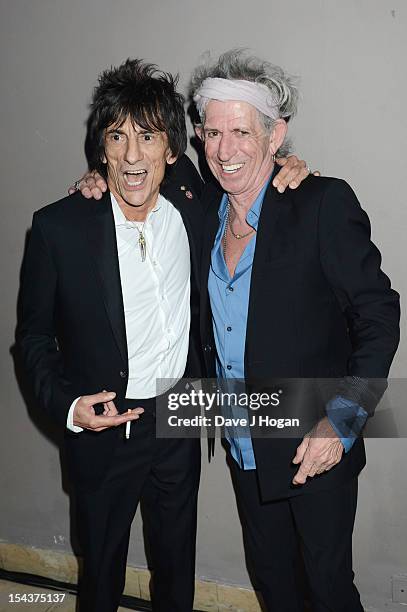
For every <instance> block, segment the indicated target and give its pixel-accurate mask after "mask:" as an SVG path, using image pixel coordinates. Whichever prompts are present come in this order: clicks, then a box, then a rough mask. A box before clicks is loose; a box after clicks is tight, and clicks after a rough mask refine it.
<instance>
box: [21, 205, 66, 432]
mask: <svg viewBox="0 0 407 612" xmlns="http://www.w3.org/2000/svg"><path fill="white" fill-rule="evenodd" d="M56 287H57V271H56V268H55V264H54V262H53V260H52V256H51V252H50V249H49V247H48V245H47V242H46V240H45V238H44V234H43V230H42V228H41V223H40V220H39V218H38V215H37V213H35V214H34V217H33V224H32V230H31V234H30V237H29V240H28V245H27V250H26V254H25V257H24V262H23V268H22V277H21V286H20V295H19V305H18V323H17V331H16V340H17V347H18V349H19V353H20V355H21V358H22V362H23V365H24V369H25V371H26V373H27V375H28V377H29V379H30V382H31V383H32V386H33V389H34V393H35V397H36V399H37V400H38V402H39V404H40V406H41V408H42V409H43V410H44V411H45V412H46V413H47V415H48V416H49V417H50V418H51V419H53V420H54V421H56V422H57V423H59V424H60V425H62V426H66V420H67V415H68V411H69V407H70V405H71V404H72V402H73V401H74V399H75V398H76V397H77V396H78V393H77V392H76V393H75V391H74V390H73V389H72V387H71V385H70V383H69V382H68V381H67V380H65V378H64V376H63V361H62V356H61V353H60V351H59V350H58V344H57V340H56V330H55V321H54V310H55V301H56Z"/></svg>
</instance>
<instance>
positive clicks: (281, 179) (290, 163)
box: [273, 155, 299, 188]
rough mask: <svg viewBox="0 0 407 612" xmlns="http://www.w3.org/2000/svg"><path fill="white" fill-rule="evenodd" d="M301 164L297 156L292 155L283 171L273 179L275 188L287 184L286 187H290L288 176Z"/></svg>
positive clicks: (286, 161)
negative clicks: (287, 180)
mask: <svg viewBox="0 0 407 612" xmlns="http://www.w3.org/2000/svg"><path fill="white" fill-rule="evenodd" d="M298 162H299V159H298V157H297V156H296V155H290V157H287V158H286V160H285V162H284V165H283V167H282V168H281V170H279V172H278V173H277V174H276V176H275V177H274V179H273V185H274V187H277V188H278V187H279V186H281V185H284V184H285V187H286V186H287V185H288V183H286V182H285V181H286V176H287V174H289V172H290V170H291V169H292V167H293V166H295V165H296V164H297V163H298Z"/></svg>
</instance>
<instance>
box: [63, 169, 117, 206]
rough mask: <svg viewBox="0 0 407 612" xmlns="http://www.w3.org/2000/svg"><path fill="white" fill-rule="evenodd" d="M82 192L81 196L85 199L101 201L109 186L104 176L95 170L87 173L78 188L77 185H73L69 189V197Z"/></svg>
mask: <svg viewBox="0 0 407 612" xmlns="http://www.w3.org/2000/svg"><path fill="white" fill-rule="evenodd" d="M78 189H79V191H80V192H81V194H82V195H83V196H84V197H85V198H88V199H90V198H95V200H100V198H101V197H102V195H103V193H104V192H105V191H106V189H107V184H106V181H105V179H104V178H103V176H101V175H100V174H99V172H96V170H93V171H92V172H86V174H84V175H83V177H82V178H81V179H80V180H79V183H78V188H77V187H76V186H75V185H72V186H71V187H69V189H68V193H69V195H72V194H73V193H75V192H76V191H78Z"/></svg>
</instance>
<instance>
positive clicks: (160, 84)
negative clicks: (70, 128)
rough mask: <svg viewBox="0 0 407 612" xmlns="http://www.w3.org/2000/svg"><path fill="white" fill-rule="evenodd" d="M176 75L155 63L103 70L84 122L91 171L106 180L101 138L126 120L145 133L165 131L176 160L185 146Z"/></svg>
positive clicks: (137, 62) (129, 63)
mask: <svg viewBox="0 0 407 612" xmlns="http://www.w3.org/2000/svg"><path fill="white" fill-rule="evenodd" d="M177 84H178V76H175V77H174V76H172V75H171V74H169V73H168V72H162V71H161V70H159V69H158V67H157V66H156V65H155V64H148V63H146V62H144V61H143V60H140V59H133V60H132V59H127V60H126V61H125V62H124V63H123V64H121V65H120V66H119V67H117V68H110V70H105V71H104V72H102V74H101V75H100V76H99V79H98V85H97V86H96V87H95V89H94V92H93V96H92V102H91V105H90V109H91V112H90V115H89V118H88V121H87V136H86V143H85V152H86V157H87V160H88V165H89V169H90V170H97V171H98V172H99V173H100V174H102V175H103V176H105V177H106V173H107V170H106V164H103V162H102V159H103V154H104V135H105V130H106V128H108V127H109V126H110V125H117V126H118V127H119V126H120V125H122V124H123V123H124V122H125V121H126V119H127V117H130V118H131V120H132V121H133V122H134V123H136V124H137V125H139V126H140V127H141V128H142V129H144V130H152V131H160V132H165V133H166V135H167V138H168V144H169V147H170V149H171V153H172V155H174V156H175V157H177V158H179V157H180V156H181V155H183V153H185V150H186V147H187V131H186V125H185V111H184V97H183V96H182V95H181V94H180V93H178V92H177V89H176V87H177Z"/></svg>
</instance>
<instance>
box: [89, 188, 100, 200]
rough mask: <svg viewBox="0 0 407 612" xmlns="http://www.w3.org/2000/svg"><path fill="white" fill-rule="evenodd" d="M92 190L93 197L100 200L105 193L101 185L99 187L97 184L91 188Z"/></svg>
mask: <svg viewBox="0 0 407 612" xmlns="http://www.w3.org/2000/svg"><path fill="white" fill-rule="evenodd" d="M90 192H91V194H92V198H95V200H100V199H101V197H102V195H103V193H102V192H101V190H100V189H99V187H97V186H96V185H94V187H92V188H91V190H90Z"/></svg>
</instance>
